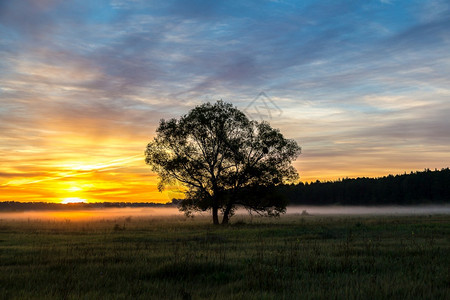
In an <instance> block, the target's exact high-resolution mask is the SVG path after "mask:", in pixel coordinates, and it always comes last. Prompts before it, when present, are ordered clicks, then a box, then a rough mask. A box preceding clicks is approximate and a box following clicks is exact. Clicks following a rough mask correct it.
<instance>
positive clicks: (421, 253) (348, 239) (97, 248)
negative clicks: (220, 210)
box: [0, 214, 450, 299]
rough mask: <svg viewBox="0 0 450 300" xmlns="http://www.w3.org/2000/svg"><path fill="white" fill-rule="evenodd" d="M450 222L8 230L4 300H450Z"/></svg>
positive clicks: (1, 245)
mask: <svg viewBox="0 0 450 300" xmlns="http://www.w3.org/2000/svg"><path fill="white" fill-rule="evenodd" d="M449 250H450V217H449V215H423V216H364V217H363V216H302V215H300V214H298V215H289V216H283V217H281V218H279V219H273V218H250V217H244V216H235V217H234V218H233V219H232V224H230V225H228V226H213V225H212V224H210V218H209V217H208V218H206V217H196V218H194V219H186V218H184V217H181V216H173V217H166V218H163V217H153V218H150V217H149V218H145V217H142V218H135V217H124V218H116V219H111V220H95V221H94V220H92V221H70V220H53V221H52V220H7V219H6V220H5V219H3V220H1V221H0V298H1V299H450V255H449V253H450V251H449Z"/></svg>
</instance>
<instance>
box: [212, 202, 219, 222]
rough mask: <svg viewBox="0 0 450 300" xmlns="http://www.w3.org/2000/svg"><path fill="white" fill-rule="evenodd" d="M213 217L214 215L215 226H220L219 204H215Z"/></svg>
mask: <svg viewBox="0 0 450 300" xmlns="http://www.w3.org/2000/svg"><path fill="white" fill-rule="evenodd" d="M212 215H213V223H214V225H219V214H218V208H217V204H213V208H212Z"/></svg>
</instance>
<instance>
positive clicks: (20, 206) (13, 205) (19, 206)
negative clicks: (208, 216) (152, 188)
mask: <svg viewBox="0 0 450 300" xmlns="http://www.w3.org/2000/svg"><path fill="white" fill-rule="evenodd" d="M171 206H176V205H175V204H174V203H173V202H169V203H153V202H145V203H142V202H137V203H134V202H96V203H68V204H61V203H48V202H16V201H6V202H0V212H1V211H3V212H7V211H10V212H12V211H28V210H52V211H53V210H83V209H99V208H123V207H171Z"/></svg>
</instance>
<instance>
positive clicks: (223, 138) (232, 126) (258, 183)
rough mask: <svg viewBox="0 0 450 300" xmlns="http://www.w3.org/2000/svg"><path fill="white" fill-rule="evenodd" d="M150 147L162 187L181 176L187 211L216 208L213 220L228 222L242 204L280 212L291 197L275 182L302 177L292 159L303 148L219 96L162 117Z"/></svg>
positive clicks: (149, 160) (147, 153) (150, 157)
mask: <svg viewBox="0 0 450 300" xmlns="http://www.w3.org/2000/svg"><path fill="white" fill-rule="evenodd" d="M156 132H157V135H156V137H155V138H154V140H153V141H152V142H150V143H149V144H148V146H147V149H146V151H145V156H146V159H145V161H146V163H147V164H148V165H150V166H151V167H152V170H153V171H154V172H156V173H157V174H158V175H159V179H160V182H159V184H158V189H159V190H160V191H162V190H163V189H164V187H165V186H166V185H168V184H173V183H174V182H176V181H178V182H180V183H181V184H182V185H183V186H184V187H185V188H186V191H185V196H186V197H185V199H183V200H181V202H180V203H179V209H180V210H181V211H184V212H185V213H186V214H191V213H192V212H195V211H205V210H212V217H213V223H214V224H219V212H220V213H221V214H222V215H223V217H222V224H227V223H228V221H229V218H230V217H231V216H232V215H233V213H234V211H235V209H236V208H237V207H244V208H246V209H248V210H249V211H256V212H258V213H259V214H266V215H279V214H280V213H284V212H285V211H286V202H285V201H284V200H283V199H282V197H277V196H276V195H275V194H274V193H273V191H274V187H275V186H277V185H280V184H283V183H287V182H292V181H294V180H295V179H297V178H298V174H297V171H296V170H295V168H294V167H293V166H291V162H292V161H293V160H294V159H295V158H296V157H297V156H298V155H299V154H300V150H301V149H300V147H299V146H298V145H297V143H296V142H295V141H294V140H289V139H285V138H284V137H283V135H282V134H281V133H280V131H279V130H277V129H273V128H272V127H271V126H270V125H269V124H268V123H267V122H264V121H263V122H257V121H251V120H249V119H248V118H247V117H246V115H245V114H244V113H242V112H241V111H239V110H238V109H237V108H236V107H233V105H232V104H230V103H226V102H223V101H221V100H220V101H217V102H216V103H215V104H211V103H205V104H202V105H200V106H197V107H195V108H194V109H193V110H191V111H190V112H189V113H188V114H187V115H184V116H182V117H181V118H180V119H179V120H177V119H171V120H168V121H165V120H164V119H163V120H161V122H160V124H159V127H158V129H157V131H156Z"/></svg>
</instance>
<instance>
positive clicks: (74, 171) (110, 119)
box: [0, 0, 450, 202]
mask: <svg viewBox="0 0 450 300" xmlns="http://www.w3.org/2000/svg"><path fill="white" fill-rule="evenodd" d="M449 53H450V2H449V1H448V0H436V1H434V0H431V1H414V0H412V1H396V0H377V1H370V0H368V1H338V0H337V1H283V0H279V1H276V0H273V1H264V0H260V1H206V0H204V1H202V0H195V1H146V0H142V1H141V0H133V1H132V0H129V1H123V0H110V1H106V0H104V1H103V0H97V1H70V0H21V1H8V0H0V201H26V202H28V201H44V202H77V201H88V202H99V201H110V202H115V201H120V202H166V201H169V200H170V199H171V198H173V197H179V196H180V194H179V193H177V190H179V188H177V186H175V187H172V188H169V189H168V190H167V191H165V192H163V193H160V192H158V191H157V187H156V184H157V176H156V174H153V173H151V171H150V168H149V167H148V166H147V165H145V162H144V150H145V147H146V145H147V143H148V142H150V141H151V140H152V138H153V137H154V136H155V130H156V128H157V126H158V124H159V121H160V119H170V118H178V117H179V116H181V115H183V114H186V113H187V112H188V111H189V110H190V109H192V108H193V107H195V106H196V105H199V104H201V103H204V102H208V101H209V102H215V101H216V100H218V99H223V100H224V101H227V102H231V103H233V104H234V105H235V106H236V107H238V108H239V109H241V110H243V111H244V112H246V113H247V115H248V116H249V117H250V118H252V119H256V120H260V119H263V120H266V121H268V122H270V124H271V125H272V126H273V127H275V128H279V129H280V130H281V132H282V133H283V135H284V136H285V137H286V138H289V139H294V140H296V141H297V143H298V144H299V145H300V146H301V147H302V154H301V155H300V156H299V157H298V159H297V160H296V161H295V162H294V166H295V167H296V169H297V170H298V172H299V174H300V180H301V181H303V182H309V181H315V180H321V181H324V180H337V179H342V178H347V177H348V178H353V177H363V176H365V177H379V176H385V175H388V174H402V173H404V172H407V173H409V172H411V171H421V170H424V169H425V168H430V169H441V168H446V167H449V165H450V163H449V162H450V151H449V148H450V134H449V132H450V118H449V116H450V54H449Z"/></svg>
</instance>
